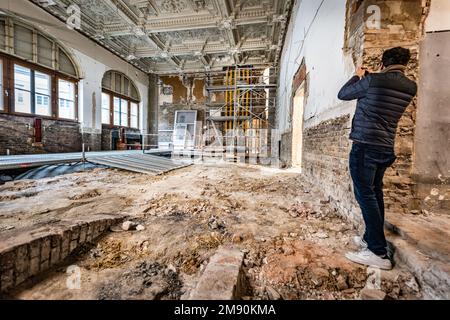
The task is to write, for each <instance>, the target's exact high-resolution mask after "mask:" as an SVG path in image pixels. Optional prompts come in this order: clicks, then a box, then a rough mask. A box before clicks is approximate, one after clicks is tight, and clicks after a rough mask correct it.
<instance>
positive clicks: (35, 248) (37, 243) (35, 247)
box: [29, 239, 41, 258]
mask: <svg viewBox="0 0 450 320" xmlns="http://www.w3.org/2000/svg"><path fill="white" fill-rule="evenodd" d="M29 250H30V258H34V257H38V258H39V256H40V252H41V239H37V240H34V241H33V242H31V243H30V248H29Z"/></svg>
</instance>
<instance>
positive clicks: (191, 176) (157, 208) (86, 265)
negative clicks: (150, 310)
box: [0, 163, 421, 299]
mask: <svg viewBox="0 0 450 320" xmlns="http://www.w3.org/2000/svg"><path fill="white" fill-rule="evenodd" d="M0 191H1V192H0V232H1V230H2V229H3V230H6V229H10V228H24V227H27V226H31V225H35V226H37V225H45V224H50V223H52V222H56V221H58V219H61V218H77V217H81V216H83V215H90V214H92V213H98V214H101V213H122V214H126V215H129V216H130V218H129V220H132V221H135V222H138V223H140V224H142V225H144V226H145V230H142V231H123V232H109V233H107V234H106V235H105V236H103V237H102V238H101V239H100V240H98V241H97V242H96V243H93V244H92V245H89V246H85V247H83V248H81V249H80V250H79V251H78V252H77V253H76V254H75V255H74V256H72V257H71V258H70V259H69V261H67V263H65V264H64V265H60V266H59V267H57V268H55V269H53V270H51V271H49V272H47V273H46V274H44V275H43V276H41V277H39V278H37V279H36V280H35V281H34V282H33V283H28V284H26V285H25V286H22V287H20V288H19V289H18V290H16V291H14V292H12V293H11V296H12V297H13V298H19V299H180V298H185V297H187V295H188V293H189V291H190V290H191V289H192V288H193V287H194V286H195V284H196V281H197V279H198V278H199V276H200V275H201V272H202V270H203V269H204V267H205V265H206V264H207V262H208V259H209V257H210V256H212V255H213V254H214V253H215V251H216V249H217V248H218V247H219V246H221V245H226V246H234V247H237V248H239V249H241V250H242V251H243V252H244V253H245V260H244V265H245V267H244V269H245V272H246V275H247V277H248V282H249V290H248V295H247V296H246V297H244V299H357V298H358V297H359V293H360V290H361V289H362V288H363V287H365V286H366V287H367V286H368V283H369V285H370V283H371V282H373V281H374V279H377V276H379V274H377V273H376V272H375V273H373V271H370V270H367V269H366V268H365V267H362V266H359V265H356V264H353V263H350V262H348V261H346V260H345V258H344V257H343V254H344V253H345V252H346V251H348V250H350V249H356V248H355V247H354V245H353V244H352V237H353V236H354V235H356V234H357V231H356V230H354V228H353V226H352V225H350V224H349V223H348V222H346V221H344V220H342V219H341V218H340V217H338V216H337V215H336V213H335V212H333V210H332V209H330V204H329V203H328V201H327V199H325V198H324V197H323V196H322V195H321V192H320V189H318V188H315V187H313V186H311V185H309V184H308V183H307V182H306V181H304V180H303V178H302V176H301V175H300V174H299V173H296V172H293V171H283V170H279V169H272V168H263V167H257V166H246V165H237V164H231V163H223V164H211V165H192V166H189V167H187V168H183V169H180V170H176V171H173V172H171V173H168V174H166V175H162V176H154V177H152V176H146V175H142V174H133V173H129V172H125V171H120V170H113V169H95V170H93V171H89V172H82V173H74V174H69V175H64V176H58V177H53V178H47V179H41V180H24V181H16V182H8V183H6V184H5V185H3V186H0ZM78 268H79V269H78ZM74 270H75V271H78V270H79V271H80V273H75V274H74V273H72V272H74ZM74 275H75V276H76V277H78V275H79V279H80V281H81V283H80V286H73V285H72V286H71V285H70V283H72V282H73V279H74ZM380 276H381V278H380V283H381V289H382V290H383V291H384V292H386V294H387V298H388V299H417V298H418V297H420V295H421V293H420V292H419V290H418V288H417V287H416V285H415V280H414V277H413V276H412V275H411V274H410V273H408V272H407V271H405V270H404V269H403V268H401V266H397V267H396V268H395V269H394V270H393V271H389V272H386V271H382V272H381V275H380ZM71 281H72V282H71Z"/></svg>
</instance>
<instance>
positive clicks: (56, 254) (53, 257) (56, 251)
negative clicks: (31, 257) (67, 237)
mask: <svg viewBox="0 0 450 320" xmlns="http://www.w3.org/2000/svg"><path fill="white" fill-rule="evenodd" d="M60 252H61V249H60V247H54V248H52V251H51V253H50V265H54V264H56V263H58V262H59V261H60V259H61V257H60Z"/></svg>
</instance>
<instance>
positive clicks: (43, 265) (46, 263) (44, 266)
mask: <svg viewBox="0 0 450 320" xmlns="http://www.w3.org/2000/svg"><path fill="white" fill-rule="evenodd" d="M49 267H50V260H44V261H41V264H40V271H45V270H47V269H48V268H49Z"/></svg>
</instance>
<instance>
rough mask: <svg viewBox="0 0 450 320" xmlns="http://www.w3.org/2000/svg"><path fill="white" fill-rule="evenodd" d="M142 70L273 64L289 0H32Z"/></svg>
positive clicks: (278, 50)
mask: <svg viewBox="0 0 450 320" xmlns="http://www.w3.org/2000/svg"><path fill="white" fill-rule="evenodd" d="M32 2H34V3H35V4H37V5H38V6H40V7H42V8H43V9H44V10H46V11H48V12H50V13H51V14H53V15H55V16H57V17H59V18H61V19H63V20H66V19H67V17H68V16H69V14H68V13H67V8H68V7H69V6H70V5H73V4H76V5H78V6H79V8H80V11H81V27H80V31H81V32H83V33H84V34H86V35H88V36H90V37H91V38H93V39H95V41H97V42H99V43H100V44H102V45H103V46H105V47H106V48H108V49H109V50H111V51H113V52H114V53H116V54H118V55H119V56H121V57H122V58H123V59H126V60H127V61H129V62H130V63H132V64H134V65H136V66H137V67H139V68H140V69H142V70H143V71H146V72H154V73H158V74H169V73H180V72H183V73H191V72H203V71H210V70H211V71H214V70H221V69H222V68H223V67H224V66H229V65H234V64H252V65H255V66H261V67H266V66H273V65H274V66H276V64H277V62H278V59H279V55H280V53H281V49H282V48H281V47H282V43H283V38H284V34H285V30H286V27H287V21H288V14H289V11H290V8H291V6H292V2H293V1H292V0H52V1H43V0H32Z"/></svg>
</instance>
